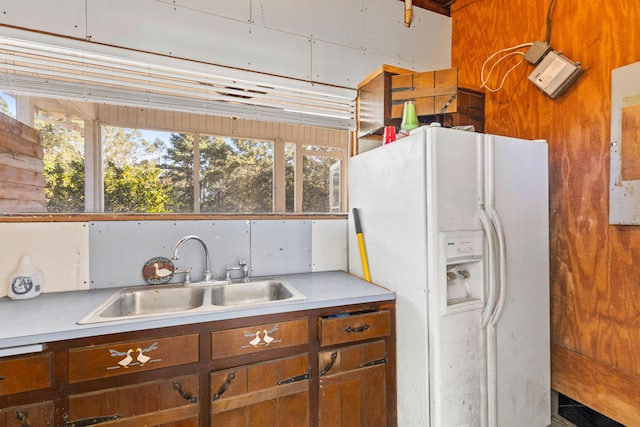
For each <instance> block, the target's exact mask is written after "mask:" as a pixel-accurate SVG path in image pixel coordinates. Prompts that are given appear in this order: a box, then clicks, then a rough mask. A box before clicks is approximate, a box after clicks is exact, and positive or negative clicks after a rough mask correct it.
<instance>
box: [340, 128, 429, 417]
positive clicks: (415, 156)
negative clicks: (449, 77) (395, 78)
mask: <svg viewBox="0 0 640 427" xmlns="http://www.w3.org/2000/svg"><path fill="white" fill-rule="evenodd" d="M424 141H425V136H424V133H419V134H418V135H414V136H411V137H407V138H404V139H402V140H399V141H396V142H394V143H392V144H387V145H385V146H382V147H379V148H376V149H374V150H371V151H367V152H365V153H363V154H360V155H358V156H355V157H351V158H350V159H349V210H350V213H351V209H353V208H357V209H358V212H359V216H360V223H361V226H362V234H363V237H364V245H365V248H366V251H367V257H368V261H369V271H370V274H371V280H372V282H374V283H377V284H379V285H382V286H384V287H386V288H388V289H391V290H393V291H395V292H396V304H397V311H396V343H397V344H396V345H397V358H398V360H397V389H398V425H401V426H428V425H429V371H428V368H429V364H428V324H429V322H428V307H427V265H426V253H427V239H426V194H425V180H426V175H425V174H426V170H425V168H424V164H425V163H424V162H425V156H426V153H425V144H424ZM349 271H350V272H351V273H353V274H355V275H357V276H359V277H363V271H362V265H361V262H360V255H359V253H358V243H357V240H356V235H355V229H354V224H353V217H352V215H351V216H350V218H349Z"/></svg>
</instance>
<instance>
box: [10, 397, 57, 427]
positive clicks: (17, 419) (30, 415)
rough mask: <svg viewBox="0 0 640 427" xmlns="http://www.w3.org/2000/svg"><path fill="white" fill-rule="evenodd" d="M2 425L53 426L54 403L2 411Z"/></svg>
mask: <svg viewBox="0 0 640 427" xmlns="http://www.w3.org/2000/svg"><path fill="white" fill-rule="evenodd" d="M0 425H1V426H5V427H36V426H37V427H44V426H53V402H42V403H36V404H33V405H23V406H14V407H13V408H4V409H1V410H0Z"/></svg>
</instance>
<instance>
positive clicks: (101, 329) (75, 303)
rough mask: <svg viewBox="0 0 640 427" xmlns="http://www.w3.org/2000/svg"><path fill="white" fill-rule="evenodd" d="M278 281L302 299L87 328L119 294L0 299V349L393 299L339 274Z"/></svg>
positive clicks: (96, 292)
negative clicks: (98, 310) (89, 319)
mask: <svg viewBox="0 0 640 427" xmlns="http://www.w3.org/2000/svg"><path fill="white" fill-rule="evenodd" d="M281 277H283V278H284V279H286V280H287V281H288V282H289V283H291V284H292V285H293V286H294V287H295V288H296V289H298V290H299V291H300V292H301V293H302V294H304V295H305V297H306V298H305V299H304V300H300V301H291V302H278V303H270V304H268V305H261V306H255V307H250V308H238V307H230V308H225V309H224V310H216V311H211V312H206V313H203V312H197V313H188V312H186V313H181V314H174V315H158V316H153V317H147V318H142V319H134V320H121V321H112V322H101V323H94V324H87V325H78V324H77V323H76V322H77V321H78V320H80V319H81V318H82V317H84V316H85V315H86V314H87V313H89V312H90V311H91V310H93V309H94V308H95V307H96V306H98V305H99V304H100V303H101V302H103V301H104V300H105V299H107V298H108V297H109V296H111V294H113V293H115V292H116V291H117V290H118V289H115V288H109V289H95V290H89V291H73V292H60V293H45V294H42V295H40V296H38V297H36V298H32V299H26V300H11V299H9V298H8V297H4V298H0V325H2V326H1V327H0V350H2V349H6V350H9V351H10V350H11V348H14V347H22V346H30V345H34V344H42V343H47V342H53V341H60V340H67V339H72V338H82V337H89V336H96V335H106V334H113V333H119V332H128V331H134V330H145V329H152V328H164V327H170V326H178V325H185V324H193V323H202V322H212V321H217V320H225V319H231V318H241V317H251V316H257V315H266V314H275V313H286V312H292V311H299V310H312V309H317V308H326V307H333V306H340V305H350V304H361V303H370V302H378V301H385V300H393V299H395V295H394V293H393V292H391V291H389V290H388V289H384V288H382V287H380V286H377V285H375V284H371V283H368V282H365V281H364V280H361V279H359V278H357V277H355V276H352V275H350V274H348V273H345V272H341V271H331V272H320V273H305V274H292V275H283V276H281Z"/></svg>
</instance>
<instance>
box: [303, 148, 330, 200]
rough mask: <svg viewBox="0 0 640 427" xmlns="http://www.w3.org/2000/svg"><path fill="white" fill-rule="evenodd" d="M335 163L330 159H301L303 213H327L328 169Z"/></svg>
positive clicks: (314, 157)
mask: <svg viewBox="0 0 640 427" xmlns="http://www.w3.org/2000/svg"><path fill="white" fill-rule="evenodd" d="M335 161H336V159H335V158H331V157H319V156H318V157H316V156H304V157H303V158H302V173H303V175H304V178H303V179H304V181H303V183H302V188H303V190H302V194H304V197H303V198H302V211H303V212H329V168H330V167H331V165H332V164H333V163H335Z"/></svg>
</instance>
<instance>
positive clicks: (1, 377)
mask: <svg viewBox="0 0 640 427" xmlns="http://www.w3.org/2000/svg"><path fill="white" fill-rule="evenodd" d="M25 373H28V375H25ZM50 386H51V353H49V352H46V353H42V354H36V355H29V356H17V357H10V358H7V359H4V360H2V359H0V396H4V395H9V394H15V393H21V392H25V391H30V390H38V389H43V388H48V387H50Z"/></svg>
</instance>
